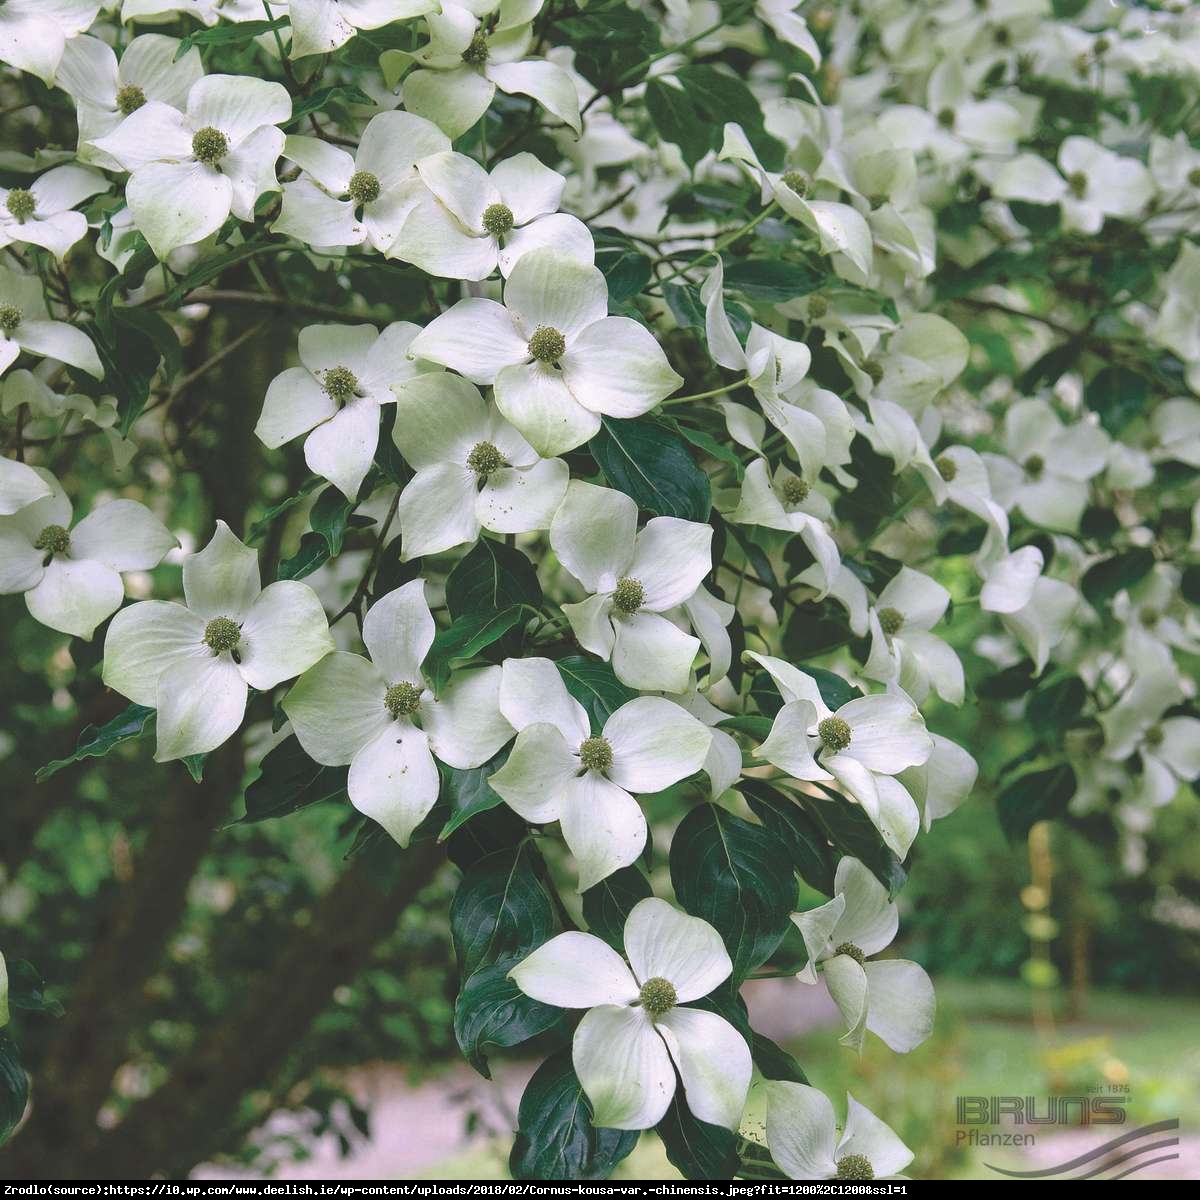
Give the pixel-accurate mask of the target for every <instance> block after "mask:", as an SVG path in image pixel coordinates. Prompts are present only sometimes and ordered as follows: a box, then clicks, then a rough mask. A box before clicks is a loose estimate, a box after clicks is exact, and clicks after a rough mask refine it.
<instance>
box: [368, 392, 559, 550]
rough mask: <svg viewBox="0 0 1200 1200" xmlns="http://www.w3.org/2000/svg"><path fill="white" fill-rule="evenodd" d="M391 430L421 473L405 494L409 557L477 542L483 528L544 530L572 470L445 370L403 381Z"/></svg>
mask: <svg viewBox="0 0 1200 1200" xmlns="http://www.w3.org/2000/svg"><path fill="white" fill-rule="evenodd" d="M394 391H395V393H396V424H395V426H394V427H393V431H392V437H393V440H394V441H395V443H396V446H397V448H398V449H399V451H400V453H401V454H403V455H404V458H405V461H406V462H407V463H408V464H409V466H411V467H412V468H413V470H414V472H415V474H414V475H413V477H412V479H411V480H410V481H409V482H408V483H407V484H406V485H405V487H404V491H403V492H401V494H400V502H399V505H398V507H397V510H396V513H397V516H398V517H399V519H400V532H401V536H402V539H403V541H402V550H403V556H404V558H406V559H409V558H416V557H418V556H420V555H422V554H437V553H438V552H439V551H441V550H448V549H450V547H452V546H459V545H462V543H463V542H473V541H475V539H476V538H477V537H478V536H479V531H480V529H490V530H491V531H492V532H493V533H528V532H529V531H530V530H533V529H546V528H547V527H548V526H549V525H550V522H551V520H552V519H553V517H554V514H555V512H556V511H557V510H558V507H559V505H560V504H561V503H562V498H563V495H564V494H565V493H566V490H567V480H568V478H569V476H570V471H569V470H568V469H567V464H566V463H565V462H563V461H562V459H561V458H539V457H538V455H537V452H536V451H535V450H534V449H533V448H532V447H531V446H530V445H529V443H528V442H527V441H526V440H525V439H524V438H523V437H522V436H521V435H520V434H519V433H518V432H517V431H516V430H515V429H514V428H513V427H512V426H511V425H510V424H509V423H508V422H507V421H505V420H504V419H503V418H502V417H501V416H500V414H499V413H497V412H496V411H495V409H494V408H493V407H492V406H491V405H489V404H487V403H486V402H485V401H484V399H483V397H482V396H481V395H480V394H479V389H478V388H476V387H475V386H474V385H473V384H470V383H468V382H467V381H466V380H465V379H462V378H460V377H459V376H457V375H449V374H445V373H442V372H439V373H437V374H434V375H421V376H418V377H417V378H416V379H411V380H409V381H408V382H407V383H401V384H397V385H395V387H394Z"/></svg>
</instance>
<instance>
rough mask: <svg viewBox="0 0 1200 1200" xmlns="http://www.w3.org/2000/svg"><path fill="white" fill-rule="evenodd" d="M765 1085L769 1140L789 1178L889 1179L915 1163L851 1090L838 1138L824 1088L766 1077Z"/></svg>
mask: <svg viewBox="0 0 1200 1200" xmlns="http://www.w3.org/2000/svg"><path fill="white" fill-rule="evenodd" d="M762 1088H763V1091H764V1093H765V1100H766V1109H767V1121H766V1125H767V1144H768V1146H769V1147H770V1150H771V1157H772V1158H773V1159H774V1160H775V1162H776V1165H777V1166H778V1167H779V1168H780V1170H782V1171H783V1173H784V1174H785V1175H786V1176H787V1177H788V1178H789V1179H839V1180H843V1181H845V1182H853V1181H858V1180H868V1179H890V1178H895V1177H896V1176H897V1175H898V1174H899V1172H900V1171H903V1170H904V1168H905V1167H906V1166H908V1164H909V1163H910V1162H912V1159H913V1153H912V1151H911V1150H910V1149H909V1148H908V1147H907V1146H906V1145H905V1144H904V1143H903V1142H902V1141H901V1140H900V1139H899V1138H898V1137H897V1136H896V1135H895V1133H893V1132H892V1130H891V1129H890V1128H889V1127H888V1126H887V1125H885V1124H884V1123H883V1122H882V1121H881V1120H880V1119H879V1118H878V1117H877V1116H875V1115H874V1114H873V1113H871V1112H869V1111H868V1110H867V1109H865V1108H864V1107H863V1106H862V1105H861V1104H859V1102H858V1101H857V1100H855V1099H854V1097H853V1096H851V1095H849V1094H847V1096H846V1105H847V1111H846V1125H845V1128H844V1129H843V1130H842V1133H841V1136H840V1137H839V1136H838V1130H837V1119H836V1117H835V1116H834V1112H833V1105H832V1104H830V1102H829V1098H828V1097H827V1096H826V1095H825V1094H824V1092H819V1091H817V1089H816V1088H814V1087H809V1086H808V1085H807V1084H803V1083H792V1082H790V1081H784V1080H779V1079H770V1080H767V1081H765V1083H764V1084H763V1085H762Z"/></svg>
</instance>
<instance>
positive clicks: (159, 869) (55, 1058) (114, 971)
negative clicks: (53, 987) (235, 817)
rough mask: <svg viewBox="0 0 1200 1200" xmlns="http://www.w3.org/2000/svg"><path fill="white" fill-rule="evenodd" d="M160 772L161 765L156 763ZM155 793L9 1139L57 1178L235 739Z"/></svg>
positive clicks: (213, 812)
mask: <svg viewBox="0 0 1200 1200" xmlns="http://www.w3.org/2000/svg"><path fill="white" fill-rule="evenodd" d="M160 769H161V768H160ZM174 771H175V772H177V776H176V777H177V778H178V779H179V781H180V782H179V783H178V785H177V786H176V787H175V788H173V789H172V791H171V792H170V793H169V794H168V795H167V796H164V797H163V800H162V804H161V806H160V807H159V808H158V810H157V812H156V813H155V814H154V817H153V819H152V821H151V825H150V829H149V831H148V833H147V836H146V842H145V846H144V848H143V850H142V853H141V855H140V856H139V858H138V861H137V862H136V864H135V866H134V869H133V873H132V876H131V878H130V880H129V882H128V884H127V885H126V886H125V887H124V888H123V890H122V891H121V892H120V894H119V895H118V897H117V899H116V902H115V904H114V906H113V908H112V910H111V911H110V912H109V913H107V914H106V915H105V917H104V919H103V922H102V924H101V926H100V928H99V930H98V933H97V939H96V943H95V947H94V949H93V951H92V954H91V956H90V957H89V959H88V962H87V965H86V967H85V968H84V971H83V974H82V975H81V977H80V978H79V980H78V982H77V983H76V985H75V987H74V988H73V989H72V990H71V995H70V998H69V1000H68V1003H67V1012H66V1015H65V1016H64V1017H63V1019H62V1022H61V1024H60V1026H59V1029H58V1031H57V1034H56V1036H55V1038H54V1041H53V1042H52V1043H51V1044H50V1046H49V1047H48V1049H47V1052H46V1055H45V1057H44V1058H43V1060H42V1061H41V1062H40V1063H39V1064H37V1071H36V1078H35V1082H34V1096H33V1100H34V1109H33V1113H32V1114H31V1116H30V1119H29V1122H28V1124H27V1125H26V1127H25V1129H24V1130H22V1132H21V1134H20V1137H19V1139H18V1140H17V1141H16V1142H15V1143H14V1147H13V1151H12V1153H13V1156H14V1158H15V1160H16V1165H18V1167H19V1168H20V1169H21V1170H28V1171H30V1172H32V1171H34V1170H37V1169H39V1164H42V1165H43V1167H44V1168H46V1169H48V1170H49V1172H50V1174H48V1175H43V1174H38V1175H36V1176H34V1177H36V1178H55V1177H56V1176H55V1174H54V1172H55V1170H56V1169H57V1163H58V1162H59V1161H60V1158H61V1156H62V1155H63V1151H64V1143H76V1144H80V1145H82V1144H86V1143H87V1142H88V1141H89V1140H90V1139H92V1138H94V1137H95V1136H96V1134H97V1130H96V1114H97V1112H98V1111H99V1109H100V1107H101V1105H102V1104H103V1103H104V1101H105V1100H106V1099H107V1097H108V1094H109V1090H110V1088H111V1085H112V1079H113V1075H114V1074H115V1072H116V1070H117V1068H118V1067H119V1066H120V1065H121V1063H122V1062H124V1060H125V1055H126V1053H127V1047H128V1040H129V1035H130V1033H131V1032H132V1031H133V1030H134V1029H135V1028H136V1027H137V1026H138V1025H139V1023H140V1022H141V1020H142V1018H143V1016H144V1014H145V1009H146V998H145V996H144V993H143V984H144V982H145V980H146V979H147V978H148V977H149V976H150V975H151V974H152V973H153V972H154V970H155V969H156V968H157V966H158V963H159V961H160V960H161V958H162V954H163V950H164V948H165V946H166V944H167V941H168V939H169V938H170V936H171V934H172V933H173V932H174V931H175V929H176V927H177V926H178V924H179V920H180V918H181V917H182V915H183V912H184V907H185V905H186V902H187V887H188V883H189V882H190V880H191V878H192V876H193V875H194V874H195V871H196V868H197V867H198V866H199V865H200V861H201V860H202V859H203V857H204V855H205V853H206V852H207V850H208V847H209V843H210V842H211V840H212V836H213V834H214V832H215V831H216V829H217V827H218V826H219V825H220V824H221V822H222V821H223V820H224V818H225V817H226V816H227V815H228V812H229V807H230V802H231V800H232V798H233V797H234V796H235V795H236V794H237V790H238V785H239V783H240V781H241V772H242V756H241V745H240V743H239V742H236V741H234V742H230V743H228V744H227V745H226V746H224V747H223V748H222V749H221V750H219V751H217V752H216V753H214V754H213V755H212V756H211V757H210V758H209V761H208V764H207V769H206V771H205V777H204V781H203V782H202V783H200V784H195V783H193V782H192V780H191V778H190V777H189V776H188V775H187V774H186V773H185V772H184V770H183V768H182V766H180V765H178V764H176V766H175V768H174Z"/></svg>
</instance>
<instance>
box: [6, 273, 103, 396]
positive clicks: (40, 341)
mask: <svg viewBox="0 0 1200 1200" xmlns="http://www.w3.org/2000/svg"><path fill="white" fill-rule="evenodd" d="M22 350H24V351H25V352H26V353H28V354H36V355H39V356H41V355H44V356H45V357H47V358H56V359H58V360H59V362H64V363H69V364H70V365H71V366H73V367H78V368H79V369H80V370H81V371H86V372H87V374H89V375H91V376H93V377H94V378H96V379H100V378H102V377H103V375H104V368H103V367H102V366H101V365H100V356H99V355H98V354H97V353H96V347H95V345H94V344H93V342H92V339H91V338H90V337H88V335H87V334H86V333H84V331H83V330H82V329H77V328H76V327H75V326H74V325H68V324H67V323H66V322H65V321H54V320H52V319H51V318H50V310H49V309H48V308H47V307H46V300H45V297H44V296H43V295H42V284H41V281H40V280H39V279H38V277H37V276H36V275H26V274H24V273H23V272H21V271H14V270H12V269H11V268H9V267H6V266H4V265H3V264H0V375H3V374H4V372H5V371H7V370H8V368H9V367H11V366H12V364H13V363H14V362H16V360H17V356H18V355H19V354H20V353H21V351H22Z"/></svg>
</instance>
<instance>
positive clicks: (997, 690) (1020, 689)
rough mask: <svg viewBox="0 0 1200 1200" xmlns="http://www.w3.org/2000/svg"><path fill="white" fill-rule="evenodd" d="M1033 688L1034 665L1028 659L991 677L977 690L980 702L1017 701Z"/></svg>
mask: <svg viewBox="0 0 1200 1200" xmlns="http://www.w3.org/2000/svg"><path fill="white" fill-rule="evenodd" d="M1032 687H1033V663H1031V662H1030V661H1029V660H1028V659H1025V660H1023V661H1022V662H1019V663H1014V664H1013V665H1012V666H1011V667H1005V668H1004V670H1003V671H997V672H996V674H995V675H989V676H988V678H987V679H985V680H983V682H982V683H980V684H979V685H978V686H977V687H976V689H975V694H976V695H977V696H978V697H979V699H980V700H1015V699H1016V698H1017V697H1018V696H1024V695H1025V694H1026V693H1027V692H1028V691H1029V690H1030V689H1031V688H1032Z"/></svg>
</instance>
